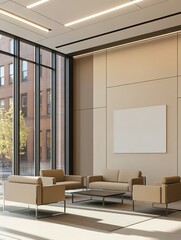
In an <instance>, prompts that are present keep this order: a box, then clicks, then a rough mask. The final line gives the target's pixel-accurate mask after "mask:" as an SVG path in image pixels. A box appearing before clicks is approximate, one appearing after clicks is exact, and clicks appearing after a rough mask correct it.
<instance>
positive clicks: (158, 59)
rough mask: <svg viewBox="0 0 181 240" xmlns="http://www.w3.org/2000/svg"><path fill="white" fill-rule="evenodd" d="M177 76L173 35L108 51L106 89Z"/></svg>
mask: <svg viewBox="0 0 181 240" xmlns="http://www.w3.org/2000/svg"><path fill="white" fill-rule="evenodd" d="M176 75H177V35H176V34H174V35H172V36H167V37H161V38H159V39H154V40H150V41H145V42H142V43H136V44H133V45H129V46H124V47H121V48H120V49H119V48H116V49H114V50H109V51H108V53H107V86H108V87H110V86H118V85H123V84H129V83H136V82H142V81H147V80H154V79H161V78H167V77H173V76H174V77H175V76H176Z"/></svg>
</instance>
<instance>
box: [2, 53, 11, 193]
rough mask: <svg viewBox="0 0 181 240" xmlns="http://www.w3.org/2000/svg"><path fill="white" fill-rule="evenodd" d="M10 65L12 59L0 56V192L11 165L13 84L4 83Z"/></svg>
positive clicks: (7, 76)
mask: <svg viewBox="0 0 181 240" xmlns="http://www.w3.org/2000/svg"><path fill="white" fill-rule="evenodd" d="M11 63H13V58H12V57H9V56H6V55H3V54H0V66H1V68H0V76H1V78H2V77H4V84H3V86H0V192H2V185H1V184H2V180H5V179H7V177H8V176H9V175H10V174H11V173H12V165H13V84H10V83H9V81H5V79H9V64H11ZM2 66H3V68H2ZM12 74H13V72H12Z"/></svg>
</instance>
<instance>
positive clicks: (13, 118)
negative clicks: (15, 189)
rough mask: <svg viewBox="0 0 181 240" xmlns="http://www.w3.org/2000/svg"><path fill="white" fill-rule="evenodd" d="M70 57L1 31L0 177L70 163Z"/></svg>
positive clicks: (28, 173)
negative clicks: (67, 109)
mask: <svg viewBox="0 0 181 240" xmlns="http://www.w3.org/2000/svg"><path fill="white" fill-rule="evenodd" d="M64 71H65V56H63V55H60V54H58V53H56V52H54V51H51V50H49V49H46V48H43V47H41V46H38V45H37V44H33V43H29V42H27V41H24V40H20V39H17V38H16V37H13V36H9V35H8V34H4V33H2V34H1V33H0V181H1V182H2V180H4V179H6V178H7V176H8V175H10V174H12V173H13V174H20V175H37V174H38V173H39V170H40V169H51V168H56V167H57V168H64V165H65V164H64V162H65V100H64V98H65V94H64V92H65V90H64V88H65V73H64Z"/></svg>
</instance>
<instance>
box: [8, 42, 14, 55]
mask: <svg viewBox="0 0 181 240" xmlns="http://www.w3.org/2000/svg"><path fill="white" fill-rule="evenodd" d="M9 52H10V53H12V54H13V53H14V39H10V40H9Z"/></svg>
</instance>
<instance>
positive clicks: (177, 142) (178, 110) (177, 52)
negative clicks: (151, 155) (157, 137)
mask: <svg viewBox="0 0 181 240" xmlns="http://www.w3.org/2000/svg"><path fill="white" fill-rule="evenodd" d="M178 45H179V38H178V33H177V175H178V174H179V169H178V168H179V123H178V121H179V109H178V100H179V99H178V90H179V89H178V75H179V73H178V68H179V66H178V61H179V58H178V57H179V56H178Z"/></svg>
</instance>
